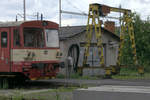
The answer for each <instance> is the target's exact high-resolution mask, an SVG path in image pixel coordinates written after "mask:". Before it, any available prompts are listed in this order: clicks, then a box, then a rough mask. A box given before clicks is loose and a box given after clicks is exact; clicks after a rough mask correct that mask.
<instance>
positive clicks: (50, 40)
mask: <svg viewBox="0 0 150 100" xmlns="http://www.w3.org/2000/svg"><path fill="white" fill-rule="evenodd" d="M45 32H46V46H47V47H59V37H58V30H55V29H46V30H45Z"/></svg>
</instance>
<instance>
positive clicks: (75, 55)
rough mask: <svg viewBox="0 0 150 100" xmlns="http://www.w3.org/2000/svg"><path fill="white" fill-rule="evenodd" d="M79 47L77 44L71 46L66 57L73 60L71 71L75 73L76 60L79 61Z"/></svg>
mask: <svg viewBox="0 0 150 100" xmlns="http://www.w3.org/2000/svg"><path fill="white" fill-rule="evenodd" d="M79 53H80V51H79V46H78V45H77V44H72V45H71V46H70V47H69V50H68V56H71V57H72V59H73V71H74V72H77V67H78V60H79Z"/></svg>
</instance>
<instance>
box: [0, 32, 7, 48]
mask: <svg viewBox="0 0 150 100" xmlns="http://www.w3.org/2000/svg"><path fill="white" fill-rule="evenodd" d="M1 46H2V48H7V32H2V33H1Z"/></svg>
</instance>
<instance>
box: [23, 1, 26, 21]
mask: <svg viewBox="0 0 150 100" xmlns="http://www.w3.org/2000/svg"><path fill="white" fill-rule="evenodd" d="M23 10H24V21H26V1H25V0H23Z"/></svg>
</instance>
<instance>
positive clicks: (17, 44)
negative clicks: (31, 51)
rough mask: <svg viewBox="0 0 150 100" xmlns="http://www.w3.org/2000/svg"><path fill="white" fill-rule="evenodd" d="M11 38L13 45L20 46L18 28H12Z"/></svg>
mask: <svg viewBox="0 0 150 100" xmlns="http://www.w3.org/2000/svg"><path fill="white" fill-rule="evenodd" d="M13 37H14V38H13V39H14V42H13V44H14V46H15V47H16V46H20V34H19V30H18V29H14V34H13Z"/></svg>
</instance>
